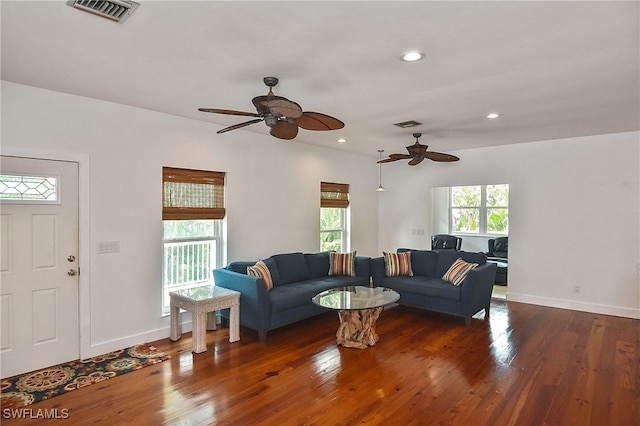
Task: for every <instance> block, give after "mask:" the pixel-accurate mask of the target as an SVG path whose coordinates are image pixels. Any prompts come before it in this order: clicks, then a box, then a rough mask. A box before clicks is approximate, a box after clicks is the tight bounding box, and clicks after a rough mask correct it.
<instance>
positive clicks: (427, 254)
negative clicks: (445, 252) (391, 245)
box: [398, 249, 438, 277]
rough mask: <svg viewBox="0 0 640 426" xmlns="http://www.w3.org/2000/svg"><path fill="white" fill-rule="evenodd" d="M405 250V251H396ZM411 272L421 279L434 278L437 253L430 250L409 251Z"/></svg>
mask: <svg viewBox="0 0 640 426" xmlns="http://www.w3.org/2000/svg"><path fill="white" fill-rule="evenodd" d="M400 250H405V249H398V251H400ZM410 251H411V270H413V273H414V274H415V275H421V276H423V277H435V276H436V264H437V263H438V252H437V251H432V250H410Z"/></svg>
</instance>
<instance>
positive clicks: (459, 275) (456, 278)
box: [442, 258, 478, 286]
mask: <svg viewBox="0 0 640 426" xmlns="http://www.w3.org/2000/svg"><path fill="white" fill-rule="evenodd" d="M477 267H478V264H477V263H469V262H465V261H464V260H462V259H461V258H458V260H456V261H455V262H453V264H452V265H451V266H450V267H449V270H448V271H447V272H445V274H444V275H443V276H442V279H443V280H445V281H449V282H450V283H452V284H453V285H455V286H459V285H460V284H462V281H464V279H465V277H466V276H467V274H468V273H469V271H471V270H472V269H475V268H477Z"/></svg>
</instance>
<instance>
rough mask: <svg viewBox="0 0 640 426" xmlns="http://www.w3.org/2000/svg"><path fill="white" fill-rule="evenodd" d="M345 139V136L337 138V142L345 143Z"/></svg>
mask: <svg viewBox="0 0 640 426" xmlns="http://www.w3.org/2000/svg"><path fill="white" fill-rule="evenodd" d="M346 141H347V140H346V139H345V138H340V139H338V143H345V142H346Z"/></svg>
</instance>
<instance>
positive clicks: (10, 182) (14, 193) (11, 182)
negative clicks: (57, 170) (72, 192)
mask: <svg viewBox="0 0 640 426" xmlns="http://www.w3.org/2000/svg"><path fill="white" fill-rule="evenodd" d="M0 200H3V201H21V202H24V201H40V202H57V201H58V177H57V176H24V175H0Z"/></svg>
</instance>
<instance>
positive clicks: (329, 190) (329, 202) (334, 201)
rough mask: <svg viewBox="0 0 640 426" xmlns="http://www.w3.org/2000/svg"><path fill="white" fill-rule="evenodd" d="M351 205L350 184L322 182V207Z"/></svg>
mask: <svg viewBox="0 0 640 426" xmlns="http://www.w3.org/2000/svg"><path fill="white" fill-rule="evenodd" d="M348 206H349V184H348V183H333V182H320V207H334V208H335V207H338V208H345V207H348Z"/></svg>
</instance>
